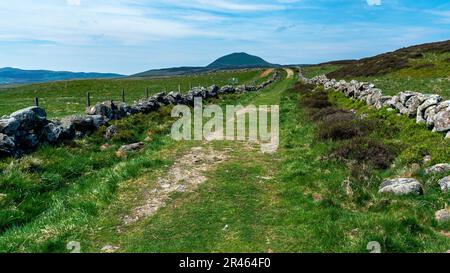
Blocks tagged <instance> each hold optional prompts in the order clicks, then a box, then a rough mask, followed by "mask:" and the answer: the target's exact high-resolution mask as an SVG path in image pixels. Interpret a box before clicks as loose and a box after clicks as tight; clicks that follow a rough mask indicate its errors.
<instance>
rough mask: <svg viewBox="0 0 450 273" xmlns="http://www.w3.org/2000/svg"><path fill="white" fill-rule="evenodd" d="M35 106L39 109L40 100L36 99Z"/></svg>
mask: <svg viewBox="0 0 450 273" xmlns="http://www.w3.org/2000/svg"><path fill="white" fill-rule="evenodd" d="M34 106H36V107H39V98H38V97H35V98H34Z"/></svg>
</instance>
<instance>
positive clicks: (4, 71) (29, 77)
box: [0, 67, 123, 84]
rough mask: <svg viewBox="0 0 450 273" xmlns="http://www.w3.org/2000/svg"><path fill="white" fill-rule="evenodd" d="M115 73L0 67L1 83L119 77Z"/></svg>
mask: <svg viewBox="0 0 450 273" xmlns="http://www.w3.org/2000/svg"><path fill="white" fill-rule="evenodd" d="M118 77H123V75H119V74H113V73H84V72H69V71H50V70H22V69H17V68H12V67H5V68H0V84H28V83H39V82H51V81H60V80H75V79H97V78H118Z"/></svg>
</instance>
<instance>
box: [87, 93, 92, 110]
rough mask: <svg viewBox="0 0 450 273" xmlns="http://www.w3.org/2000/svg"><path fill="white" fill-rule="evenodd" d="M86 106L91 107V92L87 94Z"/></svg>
mask: <svg viewBox="0 0 450 273" xmlns="http://www.w3.org/2000/svg"><path fill="white" fill-rule="evenodd" d="M86 106H87V107H91V94H90V93H89V92H87V94H86Z"/></svg>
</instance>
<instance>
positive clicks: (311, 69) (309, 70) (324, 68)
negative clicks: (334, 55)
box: [302, 64, 341, 78]
mask: <svg viewBox="0 0 450 273" xmlns="http://www.w3.org/2000/svg"><path fill="white" fill-rule="evenodd" d="M340 67H341V65H331V64H327V65H314V66H308V67H303V68H302V73H303V76H305V77H306V78H313V77H315V76H319V75H324V74H328V73H330V72H333V71H336V70H338V69H339V68H340Z"/></svg>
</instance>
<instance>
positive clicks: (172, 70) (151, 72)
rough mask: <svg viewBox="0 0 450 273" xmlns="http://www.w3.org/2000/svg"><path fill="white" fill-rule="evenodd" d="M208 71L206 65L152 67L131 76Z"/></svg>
mask: <svg viewBox="0 0 450 273" xmlns="http://www.w3.org/2000/svg"><path fill="white" fill-rule="evenodd" d="M209 71H211V69H209V68H206V67H174V68H163V69H153V70H149V71H145V72H142V73H139V74H135V75H133V76H132V77H165V76H182V75H189V74H195V73H203V72H209Z"/></svg>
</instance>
